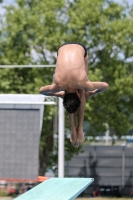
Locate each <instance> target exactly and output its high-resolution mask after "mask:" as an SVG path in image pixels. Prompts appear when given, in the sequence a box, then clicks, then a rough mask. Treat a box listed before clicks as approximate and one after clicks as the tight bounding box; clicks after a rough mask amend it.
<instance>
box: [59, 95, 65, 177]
mask: <svg viewBox="0 0 133 200" xmlns="http://www.w3.org/2000/svg"><path fill="white" fill-rule="evenodd" d="M62 102H63V100H62V99H61V98H59V112H58V119H59V125H58V142H59V144H58V177H59V178H63V177H64V107H63V103H62Z"/></svg>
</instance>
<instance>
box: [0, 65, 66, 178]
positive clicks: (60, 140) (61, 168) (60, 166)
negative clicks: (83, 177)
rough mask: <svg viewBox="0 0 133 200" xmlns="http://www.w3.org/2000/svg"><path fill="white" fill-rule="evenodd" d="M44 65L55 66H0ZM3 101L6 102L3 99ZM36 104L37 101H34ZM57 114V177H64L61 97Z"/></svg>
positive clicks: (4, 66) (10, 66) (5, 66)
mask: <svg viewBox="0 0 133 200" xmlns="http://www.w3.org/2000/svg"><path fill="white" fill-rule="evenodd" d="M45 67H55V65H0V68H45ZM5 103H7V102H6V101H5ZM16 103H17V102H15V104H16ZM18 103H21V102H18ZM3 104H4V103H3ZM36 104H38V103H37V102H36ZM44 104H46V102H44ZM58 115H59V126H58V127H59V129H58V130H59V132H58V136H59V137H58V144H59V146H58V177H60V178H63V177H64V108H63V105H62V100H61V99H59V112H58Z"/></svg>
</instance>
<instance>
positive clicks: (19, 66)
mask: <svg viewBox="0 0 133 200" xmlns="http://www.w3.org/2000/svg"><path fill="white" fill-rule="evenodd" d="M45 67H55V65H0V68H45Z"/></svg>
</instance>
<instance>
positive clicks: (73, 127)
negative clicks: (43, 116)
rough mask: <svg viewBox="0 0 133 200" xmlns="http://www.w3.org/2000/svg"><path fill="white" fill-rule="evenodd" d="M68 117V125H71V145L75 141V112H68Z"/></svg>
mask: <svg viewBox="0 0 133 200" xmlns="http://www.w3.org/2000/svg"><path fill="white" fill-rule="evenodd" d="M69 119H70V125H71V131H72V132H71V137H70V141H71V143H72V144H73V145H76V141H77V128H76V119H75V113H72V114H70V113H69Z"/></svg>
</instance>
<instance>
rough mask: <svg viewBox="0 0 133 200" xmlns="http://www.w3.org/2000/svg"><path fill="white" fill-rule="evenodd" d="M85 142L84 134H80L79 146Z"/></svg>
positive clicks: (78, 136) (78, 137)
mask: <svg viewBox="0 0 133 200" xmlns="http://www.w3.org/2000/svg"><path fill="white" fill-rule="evenodd" d="M84 141H85V138H84V133H83V132H82V133H81V132H80V133H79V134H78V135H77V144H78V145H79V146H80V145H81V144H83V143H84Z"/></svg>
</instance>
